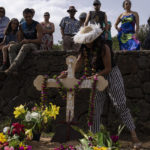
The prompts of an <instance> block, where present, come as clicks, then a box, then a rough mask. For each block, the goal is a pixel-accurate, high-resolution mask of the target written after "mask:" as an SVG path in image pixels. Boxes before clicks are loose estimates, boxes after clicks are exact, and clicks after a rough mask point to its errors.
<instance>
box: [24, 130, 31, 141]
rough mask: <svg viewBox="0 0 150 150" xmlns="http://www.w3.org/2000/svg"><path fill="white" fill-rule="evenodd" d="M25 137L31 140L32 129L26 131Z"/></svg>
mask: <svg viewBox="0 0 150 150" xmlns="http://www.w3.org/2000/svg"><path fill="white" fill-rule="evenodd" d="M25 135H26V136H27V138H28V139H29V140H32V138H33V134H32V129H29V130H26V132H25Z"/></svg>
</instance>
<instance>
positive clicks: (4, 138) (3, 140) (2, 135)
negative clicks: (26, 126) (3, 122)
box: [0, 133, 7, 144]
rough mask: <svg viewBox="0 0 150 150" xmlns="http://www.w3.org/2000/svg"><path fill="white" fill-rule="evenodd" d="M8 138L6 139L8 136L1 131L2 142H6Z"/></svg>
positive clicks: (0, 138) (0, 141) (0, 140)
mask: <svg viewBox="0 0 150 150" xmlns="http://www.w3.org/2000/svg"><path fill="white" fill-rule="evenodd" d="M6 141H7V140H6V136H5V135H4V134H3V133H0V143H2V144H3V143H5V142H6Z"/></svg>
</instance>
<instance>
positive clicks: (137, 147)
mask: <svg viewBox="0 0 150 150" xmlns="http://www.w3.org/2000/svg"><path fill="white" fill-rule="evenodd" d="M132 141H133V149H134V150H141V146H142V143H141V142H140V141H139V139H138V138H137V137H136V136H132Z"/></svg>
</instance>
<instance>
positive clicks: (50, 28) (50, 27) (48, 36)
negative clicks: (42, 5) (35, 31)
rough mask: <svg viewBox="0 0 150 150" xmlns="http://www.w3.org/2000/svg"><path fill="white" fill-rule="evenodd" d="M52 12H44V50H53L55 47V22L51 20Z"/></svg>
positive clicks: (42, 46)
mask: <svg viewBox="0 0 150 150" xmlns="http://www.w3.org/2000/svg"><path fill="white" fill-rule="evenodd" d="M49 19H50V13H49V12H45V13H44V22H41V25H42V27H43V37H42V44H41V49H42V50H51V49H52V47H53V33H54V32H55V26H54V23H52V22H50V21H49Z"/></svg>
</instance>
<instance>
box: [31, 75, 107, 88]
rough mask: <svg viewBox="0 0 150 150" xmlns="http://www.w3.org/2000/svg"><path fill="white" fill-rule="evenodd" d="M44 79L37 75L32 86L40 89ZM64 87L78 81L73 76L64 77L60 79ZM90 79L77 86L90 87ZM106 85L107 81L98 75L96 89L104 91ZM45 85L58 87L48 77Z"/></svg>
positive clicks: (54, 81)
mask: <svg viewBox="0 0 150 150" xmlns="http://www.w3.org/2000/svg"><path fill="white" fill-rule="evenodd" d="M43 81H44V76H42V75H39V76H37V78H36V79H35V80H34V83H33V84H34V86H35V87H36V89H37V90H38V91H41V90H42V83H43ZM60 81H61V82H62V84H63V85H64V87H66V88H73V87H74V85H75V84H76V83H77V82H78V81H79V80H77V79H75V78H64V79H60ZM92 82H93V80H92V79H86V80H84V81H83V82H82V84H81V85H80V87H79V88H86V89H88V88H92ZM107 86H108V81H107V80H105V79H104V77H102V76H98V83H97V90H99V91H104V90H105V89H106V87H107ZM47 87H53V88H58V87H59V85H58V84H57V83H56V80H55V79H48V82H47Z"/></svg>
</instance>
